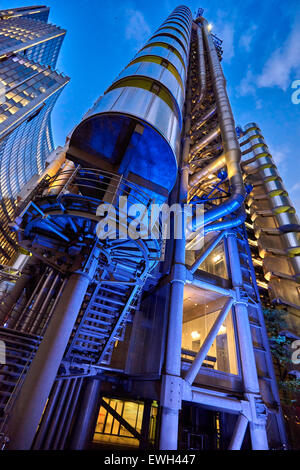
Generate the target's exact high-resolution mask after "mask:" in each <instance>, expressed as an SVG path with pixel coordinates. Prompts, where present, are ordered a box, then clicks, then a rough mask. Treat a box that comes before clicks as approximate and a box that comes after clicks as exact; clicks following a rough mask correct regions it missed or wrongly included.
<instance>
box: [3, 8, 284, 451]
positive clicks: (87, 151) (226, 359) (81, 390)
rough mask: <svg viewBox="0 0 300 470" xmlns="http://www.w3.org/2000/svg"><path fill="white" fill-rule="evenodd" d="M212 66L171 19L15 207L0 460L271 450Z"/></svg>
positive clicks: (268, 377)
mask: <svg viewBox="0 0 300 470" xmlns="http://www.w3.org/2000/svg"><path fill="white" fill-rule="evenodd" d="M221 59H222V41H221V40H220V39H219V38H218V37H216V36H215V35H212V34H211V32H210V26H209V24H208V23H207V21H206V20H205V18H204V17H203V10H202V9H199V11H198V14H197V15H196V17H195V18H194V19H193V17H192V14H191V11H190V10H189V8H187V7H186V6H180V7H178V8H176V9H175V10H174V11H173V12H172V13H171V14H170V16H169V17H168V18H167V19H166V21H165V22H164V23H163V24H162V25H161V27H159V28H158V30H157V31H156V32H155V33H154V34H153V36H151V38H150V39H149V41H148V42H147V43H146V44H145V45H144V46H143V47H142V49H141V50H140V51H139V52H138V53H137V54H136V56H135V57H134V58H133V60H132V61H131V62H130V63H129V64H128V66H127V67H126V68H125V69H124V70H123V71H122V72H121V73H120V75H119V76H118V77H117V78H116V80H115V81H114V82H113V83H112V85H111V86H110V87H109V88H108V89H107V90H106V92H105V93H104V95H103V96H101V97H100V98H99V99H98V100H97V101H96V103H95V104H94V106H92V108H91V109H90V110H89V111H88V112H87V113H86V114H85V116H84V117H83V119H82V121H81V122H80V123H79V124H78V126H77V127H76V128H75V129H74V131H73V132H72V134H71V135H70V136H69V138H68V142H67V148H66V152H65V151H58V152H57V158H56V159H54V160H53V163H52V165H51V167H49V168H48V169H46V171H45V173H44V175H43V177H42V179H41V180H40V181H39V183H38V184H37V185H36V187H35V188H34V191H33V193H32V194H31V197H29V198H28V197H27V198H26V200H24V201H20V205H19V209H18V213H17V217H16V219H15V224H14V227H15V230H16V236H17V239H18V243H19V245H20V246H22V247H23V248H24V249H25V250H26V251H28V252H31V253H32V255H33V256H31V257H30V259H29V260H28V261H27V271H26V272H24V274H23V275H22V276H21V277H20V278H18V279H17V280H16V281H15V288H14V290H13V292H12V296H11V298H12V299H13V300H14V301H11V302H10V304H9V305H8V306H7V308H6V309H5V311H3V314H2V322H3V327H2V328H1V329H0V338H1V340H2V345H3V346H5V348H6V351H7V352H8V354H7V360H6V363H5V364H4V365H3V367H2V370H1V374H2V375H3V382H2V385H1V390H0V397H1V400H2V401H1V407H2V423H1V432H2V439H3V445H4V447H5V448H9V449H30V448H32V449H86V448H99V447H100V448H103V447H104V448H112V449H116V448H118V449H130V448H137V447H139V448H141V449H157V450H158V449H160V450H174V449H193V450H201V449H241V448H243V449H268V448H271V449H280V448H285V447H286V446H287V445H288V444H287V439H286V435H285V428H284V422H283V417H282V413H281V406H280V400H279V395H278V390H277V385H276V378H275V373H274V369H273V365H272V358H271V354H270V348H269V344H268V338H267V334H266V328H265V324H264V318H263V312H262V306H261V300H260V292H259V288H258V286H257V283H256V275H255V270H254V267H253V263H252V254H251V249H250V246H249V242H248V234H247V230H246V226H245V221H246V212H245V208H244V202H245V199H246V197H247V195H249V194H250V198H251V197H252V194H253V197H255V194H256V192H255V191H253V188H252V186H251V185H250V184H249V183H247V184H244V179H243V176H244V175H243V173H242V170H241V163H242V162H241V148H240V144H239V141H238V136H237V131H236V127H235V123H234V119H233V115H232V111H231V107H230V102H229V99H228V96H227V92H226V84H225V79H224V75H223V72H222V68H221V64H220V62H221ZM247 130H248V128H246V130H245V134H244V135H245V136H246V134H247ZM249 132H251V129H250V130H249ZM245 140H247V138H245ZM249 141H250V137H249ZM245 145H246V141H245ZM242 148H243V146H242ZM54 169H55V171H54ZM57 169H58V171H57ZM245 171H246V168H245ZM47 172H48V173H49V175H48V176H47ZM274 195H275V194H274ZM247 223H248V225H249V222H248V221H247ZM32 268H33V269H32ZM32 276H34V281H35V282H34V283H33V282H32Z"/></svg>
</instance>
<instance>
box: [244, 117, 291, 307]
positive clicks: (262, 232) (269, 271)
mask: <svg viewBox="0 0 300 470" xmlns="http://www.w3.org/2000/svg"><path fill="white" fill-rule="evenodd" d="M241 147H242V149H245V150H244V151H243V155H244V156H247V157H246V158H247V160H246V161H244V163H243V169H244V172H245V174H246V180H247V181H248V182H249V183H250V184H253V186H254V189H253V191H252V193H251V197H250V198H249V199H248V201H247V204H248V206H249V210H250V216H251V220H252V221H253V229H254V234H255V237H256V238H257V239H258V248H259V255H260V256H261V257H262V258H263V271H264V277H265V279H266V280H267V281H269V284H268V285H269V289H270V294H271V298H272V299H276V300H277V301H280V302H283V303H287V304H289V305H291V306H293V305H297V304H298V303H299V290H298V286H299V284H298V286H297V282H298V283H299V281H300V223H299V219H298V217H297V215H296V213H295V209H294V207H293V204H292V202H291V200H290V198H289V197H288V193H287V191H286V189H285V187H284V185H283V183H282V179H281V177H280V175H279V173H278V170H277V167H276V165H275V164H274V161H273V159H272V156H271V155H270V153H269V149H268V147H267V145H266V143H265V140H264V138H263V136H262V134H261V130H260V129H259V127H258V126H257V124H255V123H250V124H248V125H247V126H245V128H244V132H243V141H242V142H241ZM295 287H297V289H296V288H295Z"/></svg>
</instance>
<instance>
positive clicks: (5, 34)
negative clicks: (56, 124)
mask: <svg viewBox="0 0 300 470" xmlns="http://www.w3.org/2000/svg"><path fill="white" fill-rule="evenodd" d="M48 14H49V9H48V8H45V7H40V8H39V7H34V8H23V9H16V10H9V11H1V12H0V18H1V20H0V221H1V227H0V245H1V249H0V263H2V264H7V263H9V261H10V259H11V257H12V256H13V254H14V253H15V251H16V249H17V245H16V242H15V236H14V234H13V233H12V232H11V230H10V229H9V223H10V222H11V221H12V220H13V219H14V217H15V209H16V199H17V196H18V194H19V193H20V191H21V189H22V188H23V187H24V186H25V185H26V184H27V183H28V182H29V181H30V180H31V178H32V177H33V176H34V175H40V174H41V173H42V172H43V170H44V167H45V161H46V158H47V156H48V154H49V153H50V152H51V151H52V150H53V148H54V146H53V139H52V134H51V123H50V114H51V111H52V109H53V106H54V104H55V102H56V100H57V98H58V96H59V94H60V92H61V91H62V89H63V87H64V86H65V85H66V83H67V82H68V80H69V79H68V78H67V77H64V76H63V75H61V74H59V73H58V72H57V71H55V70H53V68H54V67H55V64H56V61H57V57H58V53H59V50H60V47H61V44H62V41H63V38H64V35H65V31H64V30H61V29H60V28H57V27H56V26H54V25H51V24H47V23H46V22H45V21H47V18H48ZM29 18H30V19H29ZM31 18H34V19H31Z"/></svg>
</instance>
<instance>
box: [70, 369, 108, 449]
mask: <svg viewBox="0 0 300 470" xmlns="http://www.w3.org/2000/svg"><path fill="white" fill-rule="evenodd" d="M100 390H101V382H100V380H99V379H95V378H94V379H88V381H87V383H86V387H85V390H84V394H83V397H82V403H81V406H80V410H79V414H78V417H77V419H76V423H75V429H74V434H73V439H72V440H71V445H70V447H71V449H72V450H84V449H86V448H87V446H88V444H89V441H90V440H91V438H92V435H93V432H94V429H95V426H96V422H97V416H98V409H99V404H100Z"/></svg>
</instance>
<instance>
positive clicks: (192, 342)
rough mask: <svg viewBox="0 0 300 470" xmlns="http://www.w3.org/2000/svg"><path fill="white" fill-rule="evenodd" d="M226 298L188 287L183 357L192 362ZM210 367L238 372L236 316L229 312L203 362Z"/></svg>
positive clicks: (185, 303) (183, 331) (230, 372)
mask: <svg viewBox="0 0 300 470" xmlns="http://www.w3.org/2000/svg"><path fill="white" fill-rule="evenodd" d="M224 303H225V300H224V297H222V296H221V295H218V294H216V293H213V292H212V293H211V294H209V293H207V292H206V291H203V290H202V289H198V288H195V287H191V286H186V287H185V294H184V304H183V326H182V360H183V361H184V362H189V363H191V362H192V361H193V359H194V358H195V356H196V354H197V353H198V351H199V350H200V348H201V346H202V345H203V343H204V341H205V339H206V338H207V335H208V334H209V332H210V330H211V328H212V326H213V325H214V323H215V321H216V319H217V317H218V315H219V313H220V311H221V309H222V307H223V306H224ZM202 368H205V369H206V370H209V369H210V370H214V371H221V372H225V373H228V374H235V375H236V374H238V364H237V353H236V341H235V333H234V323H233V315H232V313H229V314H228V315H227V317H226V319H225V320H224V322H223V324H222V326H221V327H220V329H219V332H218V334H217V336H216V339H215V340H214V342H213V344H212V346H211V347H210V349H209V351H208V354H207V356H206V358H205V360H204V362H203V366H202Z"/></svg>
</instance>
